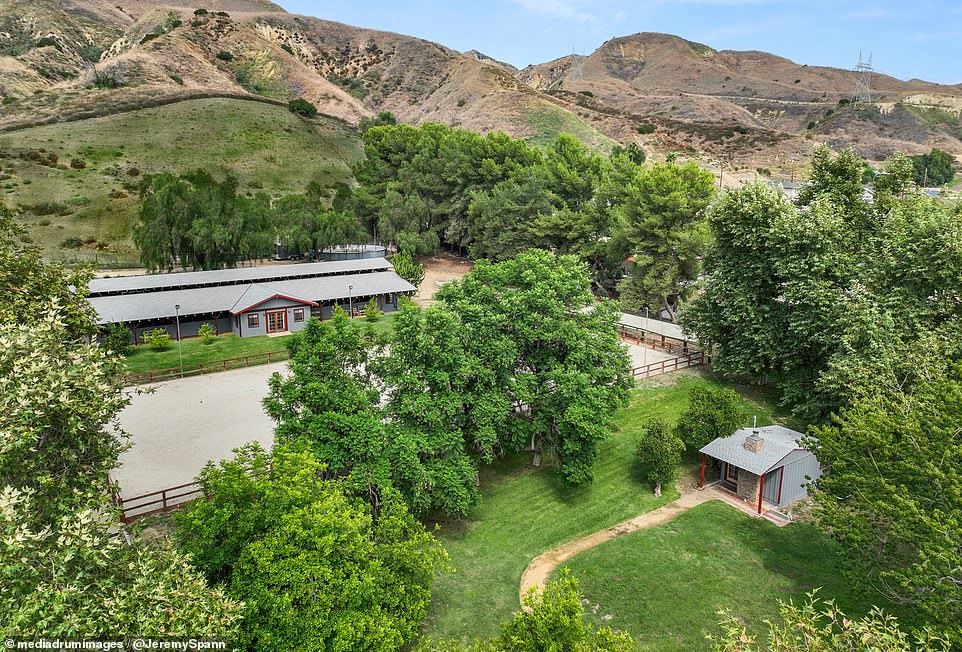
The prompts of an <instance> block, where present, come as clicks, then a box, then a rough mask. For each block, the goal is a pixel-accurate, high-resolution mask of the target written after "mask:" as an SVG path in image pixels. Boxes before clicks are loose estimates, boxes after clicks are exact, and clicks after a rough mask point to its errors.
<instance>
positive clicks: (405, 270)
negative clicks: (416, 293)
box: [391, 251, 424, 288]
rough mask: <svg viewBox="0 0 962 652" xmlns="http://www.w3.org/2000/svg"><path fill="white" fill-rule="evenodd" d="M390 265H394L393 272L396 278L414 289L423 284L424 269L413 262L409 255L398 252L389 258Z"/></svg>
mask: <svg viewBox="0 0 962 652" xmlns="http://www.w3.org/2000/svg"><path fill="white" fill-rule="evenodd" d="M391 264H392V265H394V271H395V272H397V274H398V276H400V277H401V278H403V279H404V280H405V281H407V282H408V283H410V284H411V285H413V286H414V287H416V288H419V287H421V283H423V282H424V267H423V266H421V265H419V264H418V263H416V262H414V259H413V258H412V257H411V254H409V253H407V252H405V251H399V252H398V253H396V254H394V255H393V256H391Z"/></svg>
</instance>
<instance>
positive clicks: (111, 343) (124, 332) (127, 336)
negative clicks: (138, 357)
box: [100, 324, 134, 357]
mask: <svg viewBox="0 0 962 652" xmlns="http://www.w3.org/2000/svg"><path fill="white" fill-rule="evenodd" d="M133 336H134V334H133V333H131V332H130V329H129V328H127V327H126V326H124V325H123V324H110V325H109V326H107V328H106V329H105V330H104V337H103V340H101V342H100V344H101V346H103V347H104V348H105V349H107V350H108V351H112V352H113V353H116V354H117V355H120V356H125V357H126V356H127V355H130V349H131V346H130V341H131V340H132V339H133Z"/></svg>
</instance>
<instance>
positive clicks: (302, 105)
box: [287, 97, 317, 118]
mask: <svg viewBox="0 0 962 652" xmlns="http://www.w3.org/2000/svg"><path fill="white" fill-rule="evenodd" d="M287 109H288V110H289V111H290V112H291V113H296V114H297V115H302V116H304V117H305V118H313V117H314V116H316V115H317V107H316V106H314V105H313V104H311V103H310V102H308V101H307V100H305V99H304V98H301V97H299V98H297V99H296V100H291V101H290V102H288V103H287Z"/></svg>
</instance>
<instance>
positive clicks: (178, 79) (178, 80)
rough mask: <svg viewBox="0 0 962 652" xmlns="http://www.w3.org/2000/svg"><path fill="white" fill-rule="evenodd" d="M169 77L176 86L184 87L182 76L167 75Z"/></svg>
mask: <svg viewBox="0 0 962 652" xmlns="http://www.w3.org/2000/svg"><path fill="white" fill-rule="evenodd" d="M167 76H168V77H170V78H171V79H172V80H174V83H175V84H177V85H179V86H183V85H184V78H183V77H181V76H180V75H167Z"/></svg>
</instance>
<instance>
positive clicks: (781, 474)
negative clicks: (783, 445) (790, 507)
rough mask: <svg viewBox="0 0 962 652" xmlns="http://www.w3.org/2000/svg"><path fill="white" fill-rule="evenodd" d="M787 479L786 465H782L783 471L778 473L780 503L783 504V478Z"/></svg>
mask: <svg viewBox="0 0 962 652" xmlns="http://www.w3.org/2000/svg"><path fill="white" fill-rule="evenodd" d="M784 479H785V467H784V466H783V467H782V472H781V473H779V474H778V504H779V505H781V504H782V480H784Z"/></svg>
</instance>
